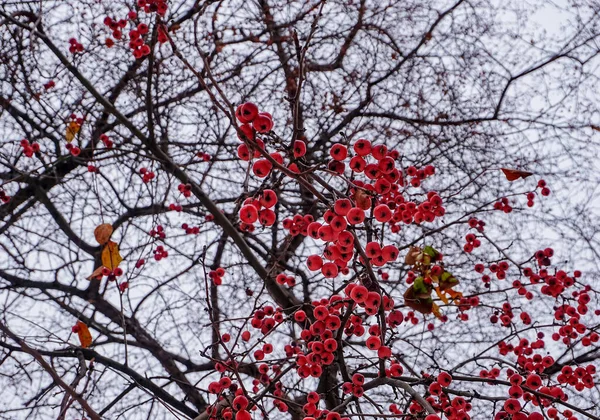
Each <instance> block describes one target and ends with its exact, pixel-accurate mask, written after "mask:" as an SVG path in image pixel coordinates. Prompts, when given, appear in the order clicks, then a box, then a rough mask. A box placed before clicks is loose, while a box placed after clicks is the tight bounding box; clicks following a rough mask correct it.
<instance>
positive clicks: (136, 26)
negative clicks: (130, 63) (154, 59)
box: [104, 0, 168, 59]
mask: <svg viewBox="0 0 600 420" xmlns="http://www.w3.org/2000/svg"><path fill="white" fill-rule="evenodd" d="M137 6H138V7H139V8H140V9H142V10H144V12H146V13H157V14H159V15H160V16H164V15H165V13H166V12H167V2H166V0H138V2H137ZM137 18H138V14H137V12H135V11H133V10H131V11H130V12H129V13H127V19H119V20H117V19H113V18H111V17H110V16H106V17H105V18H104V25H106V26H108V28H109V29H110V30H111V31H112V36H113V38H114V39H117V40H120V39H121V38H122V37H123V30H124V29H125V28H126V27H127V25H128V24H129V22H130V23H131V24H132V25H133V28H132V29H131V30H130V31H129V48H130V49H131V52H132V54H133V56H134V57H135V58H136V59H140V58H142V57H145V56H147V55H149V54H150V45H148V44H147V43H146V41H147V40H146V39H145V38H147V36H148V33H149V31H150V29H149V27H148V25H147V24H145V23H136V20H137ZM157 38H158V42H160V43H161V44H163V43H165V42H167V40H168V38H167V34H166V31H165V29H164V28H163V26H162V25H160V26H159V30H158V37H157ZM114 44H115V42H114V40H113V39H111V38H106V40H105V45H106V46H107V47H108V48H111V47H112V46H113V45H114Z"/></svg>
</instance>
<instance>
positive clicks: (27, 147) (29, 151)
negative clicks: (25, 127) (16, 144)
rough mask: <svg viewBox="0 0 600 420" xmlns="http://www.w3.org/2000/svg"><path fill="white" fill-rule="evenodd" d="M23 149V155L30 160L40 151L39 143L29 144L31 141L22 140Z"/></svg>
mask: <svg viewBox="0 0 600 420" xmlns="http://www.w3.org/2000/svg"><path fill="white" fill-rule="evenodd" d="M20 144H21V147H22V148H23V154H24V155H25V156H27V157H28V158H30V157H33V154H34V153H37V152H39V151H40V145H39V143H31V144H30V143H29V140H27V139H23V140H21V143H20Z"/></svg>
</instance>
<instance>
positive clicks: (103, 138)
mask: <svg viewBox="0 0 600 420" xmlns="http://www.w3.org/2000/svg"><path fill="white" fill-rule="evenodd" d="M100 140H101V141H102V143H103V144H104V147H106V148H107V149H112V147H113V145H114V143H113V141H112V140H111V139H110V137H108V136H107V135H106V134H100Z"/></svg>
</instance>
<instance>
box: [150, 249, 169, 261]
mask: <svg viewBox="0 0 600 420" xmlns="http://www.w3.org/2000/svg"><path fill="white" fill-rule="evenodd" d="M153 253H154V259H155V260H156V261H160V260H162V259H163V258H167V257H168V256H169V252H168V251H167V250H165V247H164V246H162V245H159V246H157V247H156V249H155V250H154V251H153Z"/></svg>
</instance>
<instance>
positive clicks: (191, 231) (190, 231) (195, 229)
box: [181, 223, 200, 235]
mask: <svg viewBox="0 0 600 420" xmlns="http://www.w3.org/2000/svg"><path fill="white" fill-rule="evenodd" d="M181 229H183V230H185V234H186V235H197V234H199V233H200V227H199V226H190V225H188V224H187V223H182V224H181Z"/></svg>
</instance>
